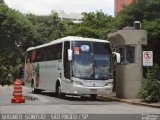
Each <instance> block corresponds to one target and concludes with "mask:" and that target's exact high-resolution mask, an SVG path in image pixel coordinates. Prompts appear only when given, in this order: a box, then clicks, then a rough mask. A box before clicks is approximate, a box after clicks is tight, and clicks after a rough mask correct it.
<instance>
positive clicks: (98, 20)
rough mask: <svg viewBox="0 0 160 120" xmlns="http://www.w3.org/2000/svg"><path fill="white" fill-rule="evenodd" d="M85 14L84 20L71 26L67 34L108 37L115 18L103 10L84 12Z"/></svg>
mask: <svg viewBox="0 0 160 120" xmlns="http://www.w3.org/2000/svg"><path fill="white" fill-rule="evenodd" d="M83 15H84V18H83V22H82V23H79V24H73V25H72V26H70V29H68V31H67V35H73V36H82V37H90V38H99V39H107V34H108V33H109V32H110V30H111V29H110V28H111V22H112V21H113V20H114V18H113V17H112V16H108V15H106V14H104V13H103V12H102V11H97V12H96V13H94V12H90V13H83Z"/></svg>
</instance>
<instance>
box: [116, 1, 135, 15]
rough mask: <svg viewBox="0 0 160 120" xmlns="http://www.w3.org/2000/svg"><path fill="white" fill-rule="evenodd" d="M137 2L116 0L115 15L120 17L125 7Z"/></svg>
mask: <svg viewBox="0 0 160 120" xmlns="http://www.w3.org/2000/svg"><path fill="white" fill-rule="evenodd" d="M135 1H136V0H115V1H114V3H115V7H114V8H115V10H114V11H115V15H118V13H119V12H120V11H121V10H123V8H124V7H125V6H128V5H129V4H131V3H133V2H135Z"/></svg>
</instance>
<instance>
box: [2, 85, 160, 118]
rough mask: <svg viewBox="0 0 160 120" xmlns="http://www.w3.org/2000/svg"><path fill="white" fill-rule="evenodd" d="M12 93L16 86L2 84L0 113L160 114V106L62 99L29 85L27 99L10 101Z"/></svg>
mask: <svg viewBox="0 0 160 120" xmlns="http://www.w3.org/2000/svg"><path fill="white" fill-rule="evenodd" d="M12 93H13V86H4V87H2V86H0V113H1V114H4V113H18V114H20V113H21V114H23V113H27V114H32V113H40V114H42V113H43V114H44V113H46V114H59V113H62V114H70V113H71V114H92V115H93V116H91V118H96V116H98V115H100V114H103V115H106V114H108V115H111V116H113V117H115V116H117V115H120V116H119V117H124V116H127V115H133V116H134V115H139V116H140V117H141V116H142V115H144V114H160V109H158V108H151V107H145V106H138V105H130V104H127V103H121V102H115V101H111V100H107V99H102V98H97V99H96V100H95V101H92V100H90V99H89V97H85V98H83V99H82V98H80V97H73V96H67V97H66V98H65V99H60V98H57V97H56V95H55V94H54V93H51V92H44V93H42V94H33V93H31V89H30V88H27V87H23V95H24V96H26V102H25V103H20V104H15V103H11V98H12ZM30 98H35V100H31V99H30ZM94 115H95V116H94ZM123 115H124V116H123ZM134 117H136V116H134ZM134 117H133V118H134ZM157 120H158V119H157Z"/></svg>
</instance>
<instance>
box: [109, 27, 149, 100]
mask: <svg viewBox="0 0 160 120" xmlns="http://www.w3.org/2000/svg"><path fill="white" fill-rule="evenodd" d="M108 38H109V39H110V41H111V43H112V45H113V49H114V50H115V51H116V52H118V53H120V55H121V63H120V64H117V65H116V96H117V97H118V98H129V99H134V98H138V97H139V91H140V88H141V81H142V77H143V65H142V59H143V58H142V57H143V56H142V48H143V47H142V46H143V45H147V31H146V30H141V29H140V26H138V27H137V24H136V25H135V27H125V28H123V29H122V30H118V31H116V32H114V33H109V34H108Z"/></svg>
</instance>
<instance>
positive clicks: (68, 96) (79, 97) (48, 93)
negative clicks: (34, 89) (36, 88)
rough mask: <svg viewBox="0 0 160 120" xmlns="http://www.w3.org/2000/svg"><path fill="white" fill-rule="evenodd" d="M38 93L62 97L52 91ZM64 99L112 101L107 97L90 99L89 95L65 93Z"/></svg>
mask: <svg viewBox="0 0 160 120" xmlns="http://www.w3.org/2000/svg"><path fill="white" fill-rule="evenodd" d="M40 95H45V96H49V97H54V98H58V99H62V98H59V97H58V96H57V95H56V94H55V93H53V92H42V93H40ZM63 99H64V100H69V101H96V102H112V101H111V100H109V99H104V98H99V97H97V98H96V99H95V100H92V99H91V98H90V96H75V95H66V96H65V97H64V98H63Z"/></svg>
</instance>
